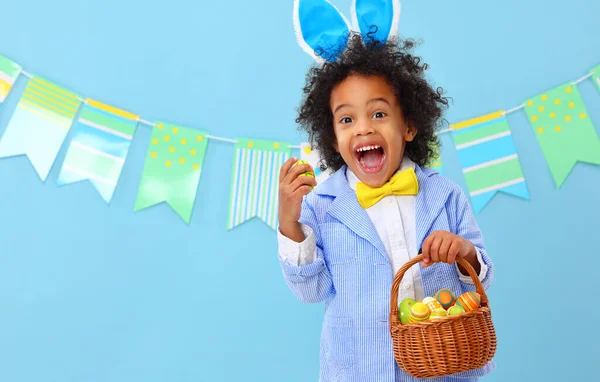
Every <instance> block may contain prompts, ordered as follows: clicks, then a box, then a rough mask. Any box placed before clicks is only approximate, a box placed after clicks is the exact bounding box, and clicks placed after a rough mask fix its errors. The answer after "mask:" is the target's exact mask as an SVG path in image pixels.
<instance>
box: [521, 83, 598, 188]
mask: <svg viewBox="0 0 600 382" xmlns="http://www.w3.org/2000/svg"><path fill="white" fill-rule="evenodd" d="M525 111H526V113H527V116H528V117H529V123H530V124H531V127H532V129H533V131H534V133H535V136H536V138H537V141H538V143H539V145H540V147H541V148H542V152H543V153H544V157H545V158H546V163H547V164H548V167H549V168H550V172H551V173H552V177H553V178H554V182H555V183H556V185H557V187H560V186H561V185H562V184H563V182H564V181H565V179H566V178H567V177H568V176H569V173H570V172H571V170H572V169H573V167H574V166H575V164H576V163H577V162H586V163H590V164H596V165H600V139H599V138H598V135H597V134H596V129H595V128H594V125H593V123H592V121H591V119H590V117H589V113H588V112H587V109H586V107H585V104H584V103H583V99H582V98H581V95H580V94H579V89H577V86H574V85H572V84H564V85H562V86H559V87H556V88H554V89H551V90H550V91H548V92H546V93H543V94H540V95H538V96H537V97H534V98H532V99H530V100H528V101H527V102H526V107H525Z"/></svg>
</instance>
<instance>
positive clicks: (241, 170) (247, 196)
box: [227, 139, 290, 229]
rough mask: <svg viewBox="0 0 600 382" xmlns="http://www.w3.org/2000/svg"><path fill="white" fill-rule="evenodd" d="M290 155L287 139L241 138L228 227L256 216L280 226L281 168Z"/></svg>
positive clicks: (236, 157)
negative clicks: (279, 188) (284, 141)
mask: <svg viewBox="0 0 600 382" xmlns="http://www.w3.org/2000/svg"><path fill="white" fill-rule="evenodd" d="M289 157H290V148H289V144H287V143H282V142H272V141H259V140H253V139H238V141H237V143H236V145H235V159H234V162H233V171H232V172H233V174H232V181H231V193H230V200H229V219H228V225H227V227H228V229H232V228H234V227H236V226H238V225H240V224H242V223H244V222H245V221H247V220H249V219H252V218H254V217H258V218H260V219H261V220H262V221H264V222H265V223H266V224H267V225H268V226H269V227H271V228H272V229H276V227H277V206H278V199H279V198H278V184H279V169H280V168H281V166H282V165H283V163H284V162H285V161H286V160H287V159H288V158H289Z"/></svg>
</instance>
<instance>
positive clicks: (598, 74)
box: [592, 65, 600, 90]
mask: <svg viewBox="0 0 600 382" xmlns="http://www.w3.org/2000/svg"><path fill="white" fill-rule="evenodd" d="M592 79H593V80H594V83H595V84H596V86H598V90H600V65H598V66H596V67H595V68H594V69H592Z"/></svg>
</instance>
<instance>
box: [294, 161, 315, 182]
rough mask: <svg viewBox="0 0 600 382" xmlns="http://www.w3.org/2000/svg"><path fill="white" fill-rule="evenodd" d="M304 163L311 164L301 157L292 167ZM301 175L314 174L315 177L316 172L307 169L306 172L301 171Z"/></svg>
mask: <svg viewBox="0 0 600 382" xmlns="http://www.w3.org/2000/svg"><path fill="white" fill-rule="evenodd" d="M302 164H307V165H309V166H310V163H308V162H307V161H305V160H302V159H301V160H299V161H296V163H294V165H293V166H292V168H294V167H296V166H300V165H302ZM300 176H312V177H313V178H314V177H315V173H314V171H305V172H303V173H301V174H300Z"/></svg>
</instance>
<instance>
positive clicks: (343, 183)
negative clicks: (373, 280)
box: [315, 166, 389, 262]
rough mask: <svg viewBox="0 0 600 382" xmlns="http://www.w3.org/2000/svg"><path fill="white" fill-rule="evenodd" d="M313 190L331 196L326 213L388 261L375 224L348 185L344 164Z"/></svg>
mask: <svg viewBox="0 0 600 382" xmlns="http://www.w3.org/2000/svg"><path fill="white" fill-rule="evenodd" d="M315 191H316V192H317V193H318V194H320V195H329V196H333V197H334V198H335V199H334V200H333V202H332V203H331V205H330V206H329V208H328V210H327V213H328V214H329V215H331V216H332V217H334V218H336V219H337V220H339V221H340V222H341V223H342V224H344V225H345V226H346V227H348V228H349V229H350V230H352V232H354V233H355V234H357V235H358V236H360V237H362V238H363V239H365V240H367V241H368V242H369V243H371V244H372V245H373V246H374V247H375V248H377V250H378V251H379V252H380V253H381V255H383V256H384V257H385V259H386V261H388V262H389V258H388V255H387V252H386V250H385V246H384V245H383V242H382V241H381V238H380V237H379V235H378V234H377V230H376V229H375V226H374V225H373V223H372V222H371V219H370V218H369V215H368V214H367V212H366V211H365V210H364V208H362V207H361V206H360V204H359V203H358V200H357V198H356V193H355V192H354V191H353V190H352V189H351V188H350V186H349V185H348V182H347V180H346V166H344V167H342V168H341V169H340V170H338V171H337V172H336V173H335V174H333V175H331V176H330V177H329V178H328V179H327V181H325V182H323V183H322V184H321V187H317V188H316V189H315Z"/></svg>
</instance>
